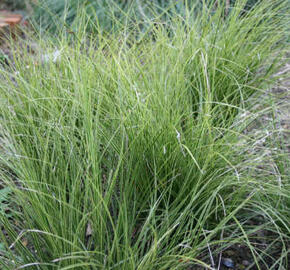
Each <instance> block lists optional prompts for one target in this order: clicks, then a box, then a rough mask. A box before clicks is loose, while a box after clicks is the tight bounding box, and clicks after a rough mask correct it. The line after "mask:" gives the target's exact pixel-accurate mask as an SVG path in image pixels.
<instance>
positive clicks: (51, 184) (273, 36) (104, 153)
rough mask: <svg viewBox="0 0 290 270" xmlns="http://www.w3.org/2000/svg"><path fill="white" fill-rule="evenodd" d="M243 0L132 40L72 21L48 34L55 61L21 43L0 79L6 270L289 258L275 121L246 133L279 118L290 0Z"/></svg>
mask: <svg viewBox="0 0 290 270" xmlns="http://www.w3.org/2000/svg"><path fill="white" fill-rule="evenodd" d="M245 4H246V1H238V2H237V3H236V5H235V6H234V8H233V9H232V10H231V12H230V13H229V14H228V16H227V17H225V16H224V9H223V6H222V5H218V6H215V5H208V6H204V8H203V9H202V12H200V13H199V14H198V16H197V15H196V13H191V12H192V10H188V12H187V13H186V16H184V17H180V16H175V17H173V18H172V23H171V24H164V23H159V22H158V20H156V21H153V22H152V24H151V26H150V28H148V31H146V33H142V35H140V37H139V38H138V40H135V37H136V35H135V34H136V31H137V32H138V31H139V30H138V25H136V26H135V27H134V26H132V25H125V26H124V27H123V29H122V31H120V32H117V33H114V34H112V35H106V36H104V35H102V34H101V33H102V31H97V33H98V34H96V35H95V36H88V35H87V34H86V32H85V31H82V29H85V26H83V27H82V26H79V27H78V31H76V32H74V33H72V34H70V35H68V34H67V33H64V34H63V35H62V36H60V37H59V38H57V39H51V40H50V39H48V38H46V40H45V42H44V44H41V46H42V48H43V49H45V50H46V52H52V54H53V53H54V52H55V50H58V51H59V54H58V56H57V57H46V58H45V59H44V58H43V57H41V55H40V56H39V57H31V56H30V55H28V54H25V53H22V55H21V54H20V53H18V51H17V48H16V50H15V53H14V55H15V57H14V61H15V63H14V65H13V66H12V67H11V69H10V70H8V71H7V70H2V71H1V81H2V83H1V85H0V102H1V106H0V117H1V128H0V130H1V142H2V143H1V148H0V149H1V152H0V153H1V154H0V161H1V162H0V164H1V165H0V166H1V167H0V168H1V174H0V175H1V183H2V184H1V185H3V186H6V187H8V188H9V190H11V192H10V193H9V196H10V197H9V198H10V200H11V201H13V206H11V207H12V209H14V211H13V214H12V217H11V216H9V217H7V216H6V215H4V214H1V212H0V220H1V226H2V227H1V229H2V234H1V235H2V237H1V241H2V243H3V244H2V245H4V246H5V249H4V250H3V251H0V258H1V259H0V264H1V267H2V268H3V269H25V268H27V269H63V270H65V269H124V270H130V269H132V270H133V269H138V270H147V269H148V270H153V269H158V270H165V269H198V267H199V268H200V267H202V268H207V269H218V268H220V267H221V262H222V259H223V254H224V252H225V251H226V250H228V249H230V248H232V247H235V246H237V245H238V246H239V248H241V249H243V250H244V252H245V253H247V254H248V256H249V257H250V258H249V262H250V266H249V267H253V268H256V269H287V267H289V261H288V258H289V237H290V227H289V220H290V216H289V208H290V202H289V198H290V194H289V184H290V183H289V177H288V176H289V175H288V176H287V168H288V166H289V161H288V160H287V156H286V155H285V152H284V151H283V147H282V145H280V144H279V143H278V141H279V140H278V139H277V137H276V134H277V132H276V130H275V126H273V125H271V123H272V122H271V121H270V122H269V123H267V126H264V128H263V129H260V130H259V132H258V133H257V132H256V131H255V128H254V129H253V130H254V131H255V132H256V133H255V132H254V133H251V132H250V131H247V130H249V127H250V126H251V125H254V124H255V121H256V120H257V119H259V117H261V116H263V115H274V114H273V111H274V107H273V106H274V105H273V102H272V101H273V99H272V98H271V96H270V97H267V98H265V95H266V91H265V89H267V87H269V86H270V84H271V83H274V80H275V78H276V77H273V76H272V75H273V74H274V73H275V72H276V71H277V69H278V68H279V65H280V64H281V61H282V54H283V51H284V48H285V29H286V26H287V20H289V19H287V17H286V16H283V13H282V11H283V10H284V8H285V5H286V1H270V2H268V1H266V2H263V3H261V4H259V5H257V6H256V7H255V8H254V9H252V10H251V11H249V12H248V13H247V14H243V9H244V5H245ZM80 25H81V24H80ZM95 27H96V28H97V27H98V26H95ZM39 42H41V41H39ZM271 113H272V114H271ZM265 125H266V124H265ZM261 234H263V237H261ZM274 249H275V252H273V250H274Z"/></svg>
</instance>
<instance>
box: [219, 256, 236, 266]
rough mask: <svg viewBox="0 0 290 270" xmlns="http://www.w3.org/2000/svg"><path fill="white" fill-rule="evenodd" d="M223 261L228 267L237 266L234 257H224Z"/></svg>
mask: <svg viewBox="0 0 290 270" xmlns="http://www.w3.org/2000/svg"><path fill="white" fill-rule="evenodd" d="M222 263H223V264H224V265H225V266H226V267H228V268H234V267H235V265H234V261H233V260H232V259H230V258H224V259H223V260H222Z"/></svg>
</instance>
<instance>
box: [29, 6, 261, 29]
mask: <svg viewBox="0 0 290 270" xmlns="http://www.w3.org/2000/svg"><path fill="white" fill-rule="evenodd" d="M218 2H219V1H216V0H203V1H200V0H177V1H176V0H153V1H152V0H128V1H123V0H98V1H88V0H50V1H46V0H38V1H34V2H32V4H34V5H33V6H34V8H35V13H34V19H35V20H36V24H37V25H38V26H40V27H41V29H48V28H49V29H50V30H52V31H54V32H55V31H57V30H60V29H62V28H63V27H68V26H71V25H74V22H75V21H76V20H78V15H79V14H78V11H79V9H80V8H81V9H83V10H85V12H86V14H87V16H88V19H89V23H88V26H87V30H89V31H92V30H95V27H94V25H95V24H96V22H97V23H98V24H99V25H100V26H101V28H99V29H98V30H101V31H102V30H104V31H111V30H112V29H115V30H116V29H119V28H120V27H122V26H123V24H124V23H126V24H128V23H130V24H131V23H134V24H139V25H142V27H143V30H144V29H146V28H147V27H148V25H150V21H152V20H153V19H154V18H156V17H159V19H162V21H163V22H167V23H168V22H169V21H170V20H171V18H172V17H173V16H172V15H173V14H174V15H175V16H182V17H184V16H185V15H186V13H187V12H188V11H189V10H194V11H195V12H198V11H200V9H201V8H202V6H203V5H206V6H216V5H217V3H218ZM235 2H236V0H231V1H229V3H228V4H230V7H232V6H234V4H235ZM258 2H259V0H247V1H245V5H244V8H245V10H249V9H251V8H252V7H253V6H254V5H255V4H256V3H258ZM220 4H221V5H224V4H225V1H220ZM144 31H145V30H144Z"/></svg>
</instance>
